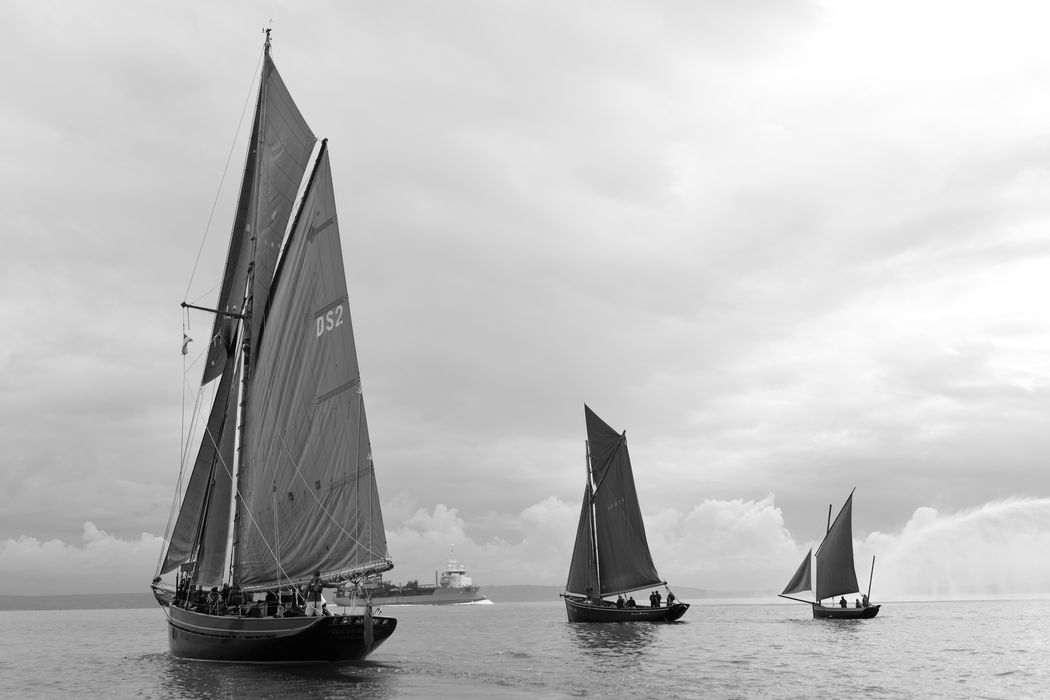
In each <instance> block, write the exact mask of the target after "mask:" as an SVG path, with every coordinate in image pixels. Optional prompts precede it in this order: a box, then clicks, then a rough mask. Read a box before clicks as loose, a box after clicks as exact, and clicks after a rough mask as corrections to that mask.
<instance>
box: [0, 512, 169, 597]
mask: <svg viewBox="0 0 1050 700" xmlns="http://www.w3.org/2000/svg"><path fill="white" fill-rule="evenodd" d="M81 540H82V541H81V543H80V544H79V545H78V544H70V543H66V542H63V541H62V540H58V539H52V540H47V541H41V540H37V539H35V538H32V537H25V536H23V537H19V538H17V539H8V540H3V541H0V582H2V583H0V585H2V587H3V588H2V590H0V592H2V593H5V594H13V595H57V594H67V593H126V592H128V591H147V590H148V587H149V583H150V580H151V579H152V578H153V571H154V570H155V568H156V564H157V559H158V557H159V556H160V551H161V546H162V544H163V541H162V539H161V538H159V537H156V536H154V535H150V534H147V533H142V535H141V536H140V537H139V538H138V539H120V538H119V537H115V536H113V535H111V534H109V533H107V532H104V531H102V530H99V529H98V528H97V527H96V526H95V524H94V523H92V522H86V523H84V527H83V534H82V536H81Z"/></svg>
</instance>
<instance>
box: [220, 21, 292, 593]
mask: <svg viewBox="0 0 1050 700" xmlns="http://www.w3.org/2000/svg"><path fill="white" fill-rule="evenodd" d="M265 32H266V40H265V41H264V42H263V61H262V64H263V67H262V74H261V75H260V76H259V96H258V98H257V99H258V102H257V106H256V124H255V129H254V130H253V133H254V134H255V138H256V142H255V143H254V144H252V145H251V146H249V149H252V148H254V150H255V152H256V153H257V154H259V153H261V152H262V150H263V148H264V142H265V136H264V132H265V124H264V123H263V118H264V115H265V111H266V110H265V109H264V105H265V104H266V88H267V83H268V82H269V81H268V80H267V74H268V73H269V68H270V28H269V27H267V28H266V30H265ZM262 160H263V159H262V158H259V157H256V158H255V159H254V163H253V165H254V172H253V173H252V180H251V183H252V184H251V195H250V197H249V199H248V201H249V202H250V205H249V211H250V212H251V213H250V214H249V217H248V226H249V227H250V231H251V236H250V238H251V255H250V256H249V258H248V270H247V277H246V284H245V287H244V303H243V304H242V305H241V308H242V309H243V310H244V315H243V317H242V323H241V347H240V351H239V352H240V354H241V386H240V397H239V400H238V402H237V437H238V440H237V454H236V455H235V457H234V464H235V473H234V480H233V486H234V488H233V492H234V494H235V495H234V512H233V532H234V535H233V536H232V537H231V540H232V542H231V545H232V546H231V547H230V549H231V550H232V551H231V553H230V572H231V574H230V578H231V580H232V583H233V584H234V585H237V583H238V582H237V580H236V576H235V575H234V572H236V571H237V554H238V552H237V534H236V533H237V532H239V531H240V519H241V517H242V514H241V497H240V493H241V480H242V479H243V475H244V472H245V470H246V467H247V466H248V465H246V464H245V461H244V439H243V438H244V435H245V434H246V429H247V424H248V412H247V411H246V410H245V407H246V406H247V405H248V387H249V386H250V381H249V380H250V378H251V348H252V312H253V308H252V307H253V303H252V302H253V299H254V294H252V290H253V289H254V287H255V254H256V243H257V241H258V227H257V226H256V221H255V220H256V218H257V217H256V216H255V212H256V211H257V204H258V198H259V175H260V173H261V172H262ZM277 563H278V566H279V565H280V562H277Z"/></svg>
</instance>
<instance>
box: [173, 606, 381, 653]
mask: <svg viewBox="0 0 1050 700" xmlns="http://www.w3.org/2000/svg"><path fill="white" fill-rule="evenodd" d="M395 627H397V620H395V619H394V618H392V617H373V618H372V624H371V629H368V628H369V625H368V624H367V623H366V620H365V618H364V616H362V615H329V616H322V617H264V618H251V617H232V616H227V617H220V616H217V615H206V614H203V613H198V612H193V611H190V610H185V609H183V608H178V607H174V606H172V607H169V608H168V644H169V647H170V648H171V653H172V655H173V656H177V657H178V658H180V659H194V660H197V661H226V662H234V663H261V664H309V663H340V662H347V661H357V660H360V659H363V658H365V657H366V656H368V655H369V654H370V653H371V652H372V651H373V650H374V649H375V648H376V647H377V646H379V645H380V644H381V643H382V642H383V641H384V640H385V639H386V638H387V637H389V636H390V635H391V634H393V632H394V628H395Z"/></svg>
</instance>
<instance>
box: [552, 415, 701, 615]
mask: <svg viewBox="0 0 1050 700" xmlns="http://www.w3.org/2000/svg"><path fill="white" fill-rule="evenodd" d="M583 411H584V416H585V418H586V420H587V483H586V486H585V487H584V491H583V507H582V509H581V511H580V524H579V526H578V528H577V530H576V545H575V547H574V548H573V552H572V563H571V564H569V579H568V581H567V582H566V584H565V592H564V593H563V594H562V597H563V598H564V599H565V612H566V614H567V615H568V617H569V622H634V621H637V622H671V621H673V620H677V619H678V618H680V617H681V616H682V615H684V614H685V611H686V610H688V609H689V605H688V604H687V603H682V602H680V601H675V600H674V599H673V597H672V595H671V594H668V604H667V605H666V606H661V605H660V601H659V600H656V601H653V598H652V597H650V605H649V607H628V606H626V605H624V606H623V607H621V606H620V605H621V603H622V594H624V593H631V592H633V591H638V590H641V589H644V588H651V587H652V586H666V585H667V582H666V581H664V580H663V579H661V578H660V574H658V573H656V567H655V566H654V565H653V558H652V555H651V554H650V553H649V542H648V541H647V540H646V539H645V526H644V524H643V523H642V511H641V508H640V507H639V506H638V493H637V491H635V488H634V475H633V473H632V471H631V457H630V455H629V454H628V453H627V433H626V432H624V433H622V434H621V433H617V432H616V431H615V430H613V429H612V428H611V427H609V425H607V424H606V423H605V422H604V421H603V420H602V419H601V418H599V417H598V416H597V415H596V414H595V413H594V411H592V410H591V409H590V408H589V407H588V406H586V405H585V406H584V407H583ZM652 595H653V594H652V593H651V594H650V596H652ZM606 596H617V602H616V603H613V602H612V601H608V600H605V597H606ZM632 600H633V597H632ZM672 601H673V602H672Z"/></svg>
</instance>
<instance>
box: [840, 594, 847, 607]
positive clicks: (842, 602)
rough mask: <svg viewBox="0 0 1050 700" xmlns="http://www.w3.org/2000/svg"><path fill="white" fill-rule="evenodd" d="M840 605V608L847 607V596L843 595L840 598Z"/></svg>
mask: <svg viewBox="0 0 1050 700" xmlns="http://www.w3.org/2000/svg"><path fill="white" fill-rule="evenodd" d="M839 607H840V608H844V607H846V596H842V597H841V598H839Z"/></svg>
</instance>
